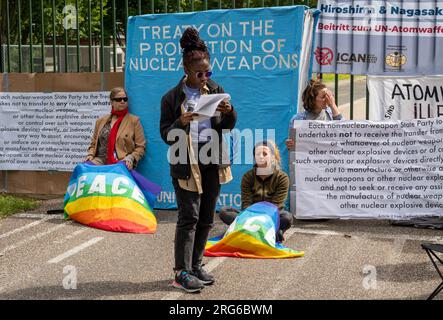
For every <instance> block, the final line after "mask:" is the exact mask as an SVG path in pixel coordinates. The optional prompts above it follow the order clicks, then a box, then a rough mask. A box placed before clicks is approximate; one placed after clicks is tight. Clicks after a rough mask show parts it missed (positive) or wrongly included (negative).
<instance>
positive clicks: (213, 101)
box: [193, 93, 231, 117]
mask: <svg viewBox="0 0 443 320" xmlns="http://www.w3.org/2000/svg"><path fill="white" fill-rule="evenodd" d="M224 99H227V100H230V99H231V96H230V95H229V94H227V93H216V94H206V95H202V96H200V99H199V100H198V103H197V106H196V107H195V109H194V111H193V112H194V113H197V114H199V115H202V116H207V117H213V116H214V115H215V112H216V109H217V106H218V105H219V104H220V102H222V101H223V100H224Z"/></svg>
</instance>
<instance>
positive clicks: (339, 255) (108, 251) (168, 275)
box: [0, 199, 443, 300]
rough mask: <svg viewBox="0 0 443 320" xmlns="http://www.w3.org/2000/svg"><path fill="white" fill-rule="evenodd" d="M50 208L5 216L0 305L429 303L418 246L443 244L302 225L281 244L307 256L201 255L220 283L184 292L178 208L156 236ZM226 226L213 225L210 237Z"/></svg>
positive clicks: (410, 235) (353, 228)
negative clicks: (175, 271)
mask: <svg viewBox="0 0 443 320" xmlns="http://www.w3.org/2000/svg"><path fill="white" fill-rule="evenodd" d="M46 203H47V204H46V205H45V206H43V207H42V208H40V209H39V210H36V211H34V212H30V213H24V214H17V215H14V216H11V217H9V218H7V219H3V220H0V265H1V270H0V299H51V300H53V299H173V300H201V299H291V300H292V299H425V298H426V297H427V296H428V295H429V294H430V293H431V292H432V291H433V290H434V288H435V287H436V286H437V284H438V283H439V281H438V280H439V278H438V276H437V274H436V272H435V271H434V270H433V269H432V266H431V264H430V262H429V261H428V258H427V256H426V255H425V252H424V251H423V250H422V249H421V248H420V243H421V242H423V241H436V242H443V232H442V231H437V230H428V229H427V230H422V229H414V228H406V227H393V226H390V225H389V223H388V222H387V221H382V222H374V221H332V220H331V221H326V222H300V221H298V222H297V223H296V225H295V226H294V227H293V228H291V229H290V230H289V231H288V234H287V237H288V239H287V240H286V242H285V244H286V245H287V246H289V247H291V248H294V249H300V250H304V251H305V252H306V255H305V257H303V258H297V259H288V260H248V259H234V258H205V262H206V263H207V265H206V267H207V268H208V269H209V270H210V271H211V272H212V273H213V274H214V275H215V277H216V279H217V282H216V284H214V285H213V286H210V287H207V288H206V289H205V290H204V291H203V292H202V293H200V294H183V293H182V292H181V291H177V290H176V289H174V288H172V287H170V286H169V284H170V283H171V279H172V270H171V268H172V261H173V238H174V228H175V218H176V215H175V213H174V212H171V211H160V212H158V218H159V227H158V232H157V233H156V234H154V235H134V234H120V233H111V232H104V231H100V230H96V229H92V228H88V227H84V226H82V225H79V224H77V223H75V222H65V221H64V220H63V219H62V216H61V215H57V216H54V215H47V214H46V210H47V209H48V208H61V207H62V204H61V200H57V199H55V200H50V201H47V202H46ZM223 230H225V227H224V226H223V225H222V223H221V222H220V221H219V220H217V223H216V226H215V228H214V230H213V235H215V234H218V233H220V232H221V231H223ZM75 276H76V278H77V282H76V289H65V287H66V288H72V287H74V284H75V283H74V282H73V281H72V279H75ZM437 298H439V299H443V294H440V296H439V297H437Z"/></svg>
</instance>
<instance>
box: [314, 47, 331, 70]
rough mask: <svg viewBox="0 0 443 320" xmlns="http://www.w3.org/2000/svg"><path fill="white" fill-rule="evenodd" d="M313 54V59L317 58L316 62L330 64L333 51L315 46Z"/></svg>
mask: <svg viewBox="0 0 443 320" xmlns="http://www.w3.org/2000/svg"><path fill="white" fill-rule="evenodd" d="M314 55H315V60H317V63H318V64H319V65H321V66H330V65H331V64H332V60H333V58H334V53H333V52H332V50H331V49H329V48H320V47H317V49H316V50H315V52H314Z"/></svg>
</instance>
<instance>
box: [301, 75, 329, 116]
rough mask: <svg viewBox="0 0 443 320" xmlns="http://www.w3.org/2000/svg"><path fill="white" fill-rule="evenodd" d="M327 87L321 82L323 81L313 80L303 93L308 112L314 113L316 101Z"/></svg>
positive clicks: (304, 104) (304, 105)
mask: <svg viewBox="0 0 443 320" xmlns="http://www.w3.org/2000/svg"><path fill="white" fill-rule="evenodd" d="M325 88H326V85H325V84H324V83H323V82H321V80H311V81H309V84H308V86H307V87H306V89H305V91H303V96H302V100H303V107H304V108H305V110H306V111H308V112H312V110H313V109H314V107H315V99H316V98H317V95H318V93H319V92H320V91H321V90H323V89H325Z"/></svg>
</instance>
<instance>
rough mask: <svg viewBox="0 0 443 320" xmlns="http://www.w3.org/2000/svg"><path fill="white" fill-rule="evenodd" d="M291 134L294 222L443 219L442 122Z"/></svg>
mask: <svg viewBox="0 0 443 320" xmlns="http://www.w3.org/2000/svg"><path fill="white" fill-rule="evenodd" d="M294 127H295V137H296V138H295V139H296V150H295V158H294V162H293V164H292V166H293V167H294V173H295V180H292V183H294V184H295V190H296V191H295V204H296V205H295V207H294V208H291V210H294V209H295V212H294V213H295V214H296V216H297V218H299V219H312V218H345V219H346V218H363V219H407V218H412V217H423V216H443V210H442V209H443V118H433V119H426V120H409V121H384V122H372V121H340V122H323V121H321V122H316V121H295V123H294Z"/></svg>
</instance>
